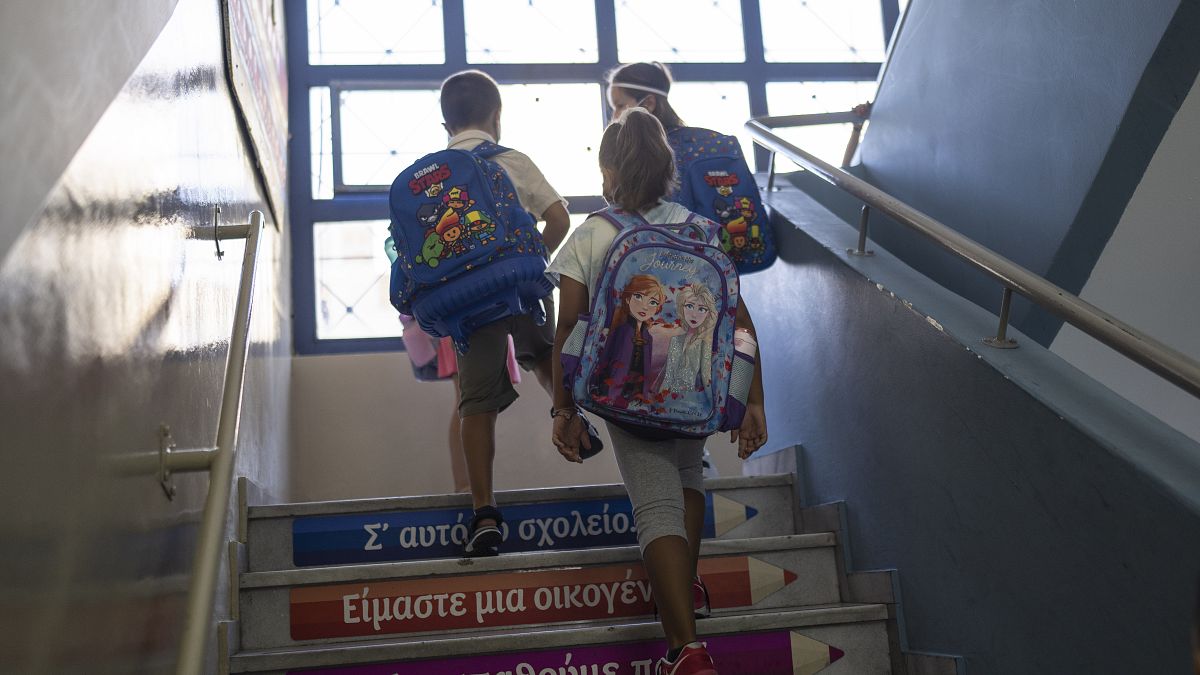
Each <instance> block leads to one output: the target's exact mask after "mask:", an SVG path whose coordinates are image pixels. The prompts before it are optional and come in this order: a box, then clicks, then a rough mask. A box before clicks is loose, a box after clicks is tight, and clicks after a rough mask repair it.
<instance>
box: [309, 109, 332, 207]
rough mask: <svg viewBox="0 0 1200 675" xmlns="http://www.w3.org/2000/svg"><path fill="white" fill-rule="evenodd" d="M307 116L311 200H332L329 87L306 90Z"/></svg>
mask: <svg viewBox="0 0 1200 675" xmlns="http://www.w3.org/2000/svg"><path fill="white" fill-rule="evenodd" d="M308 114H309V126H310V127H311V131H312V133H311V134H310V143H311V144H312V145H311V150H312V198H313V199H332V198H333V116H332V115H331V114H330V110H329V87H312V88H310V89H309V90H308Z"/></svg>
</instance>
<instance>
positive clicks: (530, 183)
mask: <svg viewBox="0 0 1200 675" xmlns="http://www.w3.org/2000/svg"><path fill="white" fill-rule="evenodd" d="M484 141H490V142H492V143H495V142H496V139H494V138H492V136H491V134H489V133H487V132H486V131H479V130H478V129H468V130H466V131H464V132H462V133H460V134H455V135H454V136H453V137H452V138H451V139H450V142H449V143H448V144H447V145H446V147H447V148H449V149H451V150H471V149H473V148H474V147H475V146H477V145H479V144H480V143H482V142H484ZM492 161H494V162H496V163H497V164H499V165H500V166H501V167H502V168H503V169H504V170H505V171H506V172H508V177H509V178H510V179H512V182H513V187H514V188H516V189H517V199H519V200H520V201H521V207H522V208H524V209H525V210H526V211H529V212H530V213H532V214H533V216H534V217H535V218H537V219H538V220H543V218H542V216H543V214H545V213H546V209H548V208H550V207H551V206H553V205H554V204H555V203H560V204H562V205H563V208H566V206H567V200H565V199H563V198H562V195H560V194H558V192H556V191H555V190H554V188H553V187H551V186H550V183H549V181H547V180H546V177H545V176H543V175H542V172H541V170H539V169H538V168H537V165H536V164H534V163H533V160H531V159H529V157H528V156H527V155H526V154H525V153H523V152H518V151H516V150H509V151H507V152H502V153H500V154H498V155H496V156H494V157H492Z"/></svg>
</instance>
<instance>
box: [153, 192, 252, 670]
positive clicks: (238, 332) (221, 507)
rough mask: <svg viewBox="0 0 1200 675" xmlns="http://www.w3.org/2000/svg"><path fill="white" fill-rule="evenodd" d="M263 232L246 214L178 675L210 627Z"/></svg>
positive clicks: (198, 662)
mask: <svg viewBox="0 0 1200 675" xmlns="http://www.w3.org/2000/svg"><path fill="white" fill-rule="evenodd" d="M262 230H263V214H262V212H261V211H253V212H251V213H250V224H249V227H248V232H247V233H246V250H245V252H244V253H243V254H242V274H241V282H240V284H239V286H238V296H237V306H236V308H235V309H234V316H233V332H232V334H231V336H230V338H229V358H228V360H227V361H226V363H225V388H224V392H223V394H222V396H221V416H220V418H219V421H218V422H217V447H216V452H215V453H213V455H212V465H211V466H210V468H209V474H208V496H207V498H206V500H205V502H204V516H203V517H202V519H201V521H200V536H199V541H198V542H197V544H196V552H195V555H194V557H193V559H192V578H191V583H190V584H189V586H188V603H187V617H186V619H185V621H184V628H183V638H182V641H181V643H180V647H179V660H178V661H177V662H176V665H175V672H176V673H177V675H199V673H200V672H201V670H202V669H203V667H204V651H205V648H206V647H207V645H208V638H209V635H210V633H211V628H212V626H213V623H212V608H213V594H214V592H215V589H216V584H217V575H218V573H219V571H220V568H221V559H222V554H223V552H224V549H225V547H224V543H223V541H222V535H223V534H224V530H225V515H226V512H227V511H228V510H229V498H230V494H231V492H232V482H233V468H234V458H235V456H236V450H237V445H236V443H237V435H238V422H239V421H240V418H241V407H242V392H243V390H244V386H245V376H246V355H247V353H248V352H249V349H250V314H251V311H252V310H253V308H254V274H255V271H256V268H257V264H258V243H259V238H260V236H261V235H262Z"/></svg>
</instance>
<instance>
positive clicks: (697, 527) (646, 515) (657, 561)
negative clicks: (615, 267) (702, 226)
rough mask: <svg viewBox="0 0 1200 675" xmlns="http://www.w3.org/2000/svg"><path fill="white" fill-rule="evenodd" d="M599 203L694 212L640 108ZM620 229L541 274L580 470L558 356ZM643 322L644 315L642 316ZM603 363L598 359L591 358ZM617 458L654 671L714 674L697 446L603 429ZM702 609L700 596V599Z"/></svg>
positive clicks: (757, 403)
mask: <svg viewBox="0 0 1200 675" xmlns="http://www.w3.org/2000/svg"><path fill="white" fill-rule="evenodd" d="M599 160H600V171H601V174H602V175H603V177H604V196H605V198H606V199H608V201H609V202H610V203H614V204H616V205H617V206H619V207H621V208H623V209H625V210H626V211H630V212H636V213H640V214H641V215H642V216H643V217H644V218H645V219H646V220H647V221H648V222H650V223H681V222H684V221H685V220H686V219H687V218H688V216H689V215H690V212H689V211H688V210H687V209H686V208H684V207H682V206H680V205H678V204H673V203H670V202H664V201H663V200H662V198H663V197H664V196H665V195H666V194H668V193H669V192H670V190H671V188H672V185H673V183H674V176H675V163H674V158H673V156H672V152H671V148H670V146H669V145H668V144H667V139H666V136H665V134H664V131H663V127H662V125H661V124H660V123H659V122H658V120H656V119H655V118H654V116H653V115H651V114H650V113H649V112H647V111H646V110H645V109H643V108H633V109H630V110H628V111H626V112H625V113H623V114H622V115H620V116H619V117H618V118H617V120H616V121H615V122H613V124H611V125H610V126H609V127H608V128H607V129H606V130H605V132H604V136H603V138H602V140H601V143H600V151H599ZM616 235H617V230H616V228H615V227H614V226H613V225H612V224H611V223H610V222H609V221H608V220H606V219H604V218H603V217H600V216H594V217H592V218H589V219H588V220H586V221H584V222H583V224H582V225H580V226H579V228H578V229H577V230H576V231H575V232H574V233H573V234H572V235H571V237H570V239H569V240H568V241H567V243H566V245H564V246H563V249H562V251H561V252H559V254H558V256H557V257H555V259H554V262H553V263H551V265H550V268H549V270H548V271H547V273H548V274H550V275H551V276H552V277H553V278H557V280H558V282H559V303H560V308H559V318H558V330H557V332H556V334H555V343H554V382H555V388H554V408H553V410H552V411H551V414H552V416H553V418H554V431H553V441H554V445H555V446H556V447H557V448H558V450H559V452H560V453H561V454H562V455H563V457H564V458H566V459H567V460H569V461H574V462H578V461H580V460H579V451H580V448H581V447H583V444H584V443H585V433H586V432H585V427H584V424H583V420H582V415H580V414H579V411H578V409H577V408H576V407H575V403H574V401H573V400H572V395H571V392H570V391H568V390H567V389H566V388H565V387H564V386H563V384H562V383H563V378H562V365H561V361H560V357H561V353H562V347H563V344H564V342H565V341H566V339H567V337H568V336H569V335H570V334H571V331H572V330H573V329H574V327H575V324H576V322H577V321H578V317H579V315H580V314H584V313H587V312H588V308H589V306H590V303H591V300H592V297H591V294H592V291H593V290H594V289H595V288H596V287H597V285H598V283H599V276H600V273H601V271H602V270H603V268H604V264H605V258H606V256H607V254H608V249H609V246H610V245H611V243H612V241H613V240H614V239H615V238H616ZM648 313H649V312H648ZM735 323H736V325H737V326H738V327H739V328H744V329H746V330H749V331H750V332H751V334H753V332H754V324H753V321H751V319H750V314H749V312H748V311H747V310H746V307H745V304H744V303H742V302H739V304H738V308H737V319H736V322H735ZM592 356H594V357H596V358H600V357H601V355H599V354H597V355H592ZM758 364H761V359H760V360H759V361H758V362H757V363H756V366H755V371H754V378H753V384H752V385H751V390H750V395H749V398H748V400H747V404H746V408H747V409H746V415H745V418H744V420H743V422H742V426H741V428H740V429H739V430H737V431H734V432H732V436H733V440H734V441H735V442H738V443H739V446H738V455H739V456H740V457H742V458H743V459H745V458H746V457H749V456H750V454H751V453H753V452H754V451H755V450H757V449H758V448H759V447H761V446H762V445H763V444H764V443H766V440H767V426H766V417H765V414H764V412H763V390H762V375H761V367H760V366H759V365H758ZM608 429H609V433H610V434H611V437H612V443H613V452H614V453H615V455H616V459H617V465H618V467H619V468H620V470H621V477H622V479H623V480H624V483H625V489H626V491H627V492H628V493H629V498H630V501H632V502H633V513H634V521H635V523H636V525H637V533H638V544H639V546H640V547H641V549H642V558H643V561H644V562H645V566H646V571H647V573H648V575H649V577H650V584H651V588H652V590H653V593H654V600H655V603H656V604H657V606H658V609H659V613H660V617H661V623H662V627H663V632H664V633H665V634H666V638H667V642H668V646H669V651H668V652H667V655H666V656H665V657H664V658H663V659H661V660H660V661H659V662H658V664H657V673H659V674H660V675H715V674H716V672H717V671H716V668H715V665H714V664H713V662H712V658H711V657H710V656H709V655H708V653H707V651H706V650H705V648H704V646H703V645H702V644H701V643H700V642H698V641H696V615H695V611H696V609H697V604H698V603H697V597H696V592H697V591H698V590H699V588H700V587H699V581H698V580H697V579H696V565H697V560H698V559H699V555H700V538H701V535H702V529H703V525H704V510H705V503H704V481H703V478H702V475H701V455H702V453H703V448H704V439H703V438H684V437H677V438H669V439H666V440H648V439H647V438H644V437H642V436H640V435H638V434H637V433H636V430H632V429H629V428H627V427H625V426H624V425H622V426H617V425H615V424H613V423H608ZM699 600H700V603H699V604H701V605H702V604H703V597H701V598H699Z"/></svg>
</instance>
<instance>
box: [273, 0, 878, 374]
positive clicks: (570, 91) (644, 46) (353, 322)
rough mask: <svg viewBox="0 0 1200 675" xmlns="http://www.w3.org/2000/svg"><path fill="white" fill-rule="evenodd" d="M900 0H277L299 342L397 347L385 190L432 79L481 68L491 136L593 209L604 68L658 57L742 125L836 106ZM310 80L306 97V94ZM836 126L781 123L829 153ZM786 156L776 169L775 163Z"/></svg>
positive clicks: (688, 114)
mask: <svg viewBox="0 0 1200 675" xmlns="http://www.w3.org/2000/svg"><path fill="white" fill-rule="evenodd" d="M900 6H901V4H899V2H898V0H799V1H796V0H786V1H785V0H387V1H386V2H385V1H382V0H307V1H306V2H289V3H286V5H285V7H286V11H287V12H288V16H287V25H288V49H289V58H288V67H289V74H290V77H291V82H292V85H293V89H294V90H295V91H296V92H297V93H299V95H298V96H293V97H292V104H291V110H290V114H291V119H290V122H291V125H292V129H293V131H294V132H295V131H296V130H303V129H308V133H294V134H293V139H292V143H293V148H292V149H293V152H292V154H291V163H290V169H291V171H292V172H293V174H292V177H291V178H292V180H291V183H292V195H291V209H290V213H291V218H290V220H291V227H292V235H293V257H294V260H293V302H294V303H295V307H296V310H295V315H296V321H295V330H296V335H295V345H296V349H297V351H298V352H300V353H323V352H348V351H364V350H393V349H399V348H401V347H400V340H399V338H398V335H399V323H398V321H396V316H395V310H394V309H392V307H391V306H390V304H389V303H388V298H387V288H388V283H389V280H390V268H389V266H388V261H387V257H386V256H385V255H384V252H383V239H384V238H385V237H386V236H387V227H386V226H387V222H388V205H387V189H388V186H389V185H390V184H391V182H392V180H393V178H394V177H395V175H396V174H397V173H399V171H400V170H401V169H403V168H404V167H405V166H408V165H409V164H411V163H412V162H413V161H415V160H416V159H417V158H419V157H420V156H421V155H423V154H425V153H428V152H432V151H434V150H436V149H438V148H440V147H443V144H444V142H445V139H446V133H445V130H444V129H443V128H442V124H441V123H442V119H441V110H440V106H439V105H438V96H437V91H438V87H439V85H440V83H441V81H442V80H443V79H445V78H446V77H447V76H448V75H450V74H452V73H454V72H457V71H459V70H463V69H466V68H480V69H482V70H485V71H487V72H488V73H490V74H491V75H492V76H493V77H495V78H496V80H497V81H498V82H499V83H500V85H501V96H502V97H503V100H504V115H503V118H502V126H501V131H502V138H501V139H500V141H501V143H502V144H504V145H509V146H511V147H515V148H518V149H520V150H521V151H522V152H524V153H526V154H527V155H529V156H530V157H531V158H532V159H533V161H534V162H535V163H536V164H537V165H538V167H539V168H540V169H541V170H542V171H543V173H545V174H546V176H547V178H548V179H549V180H550V182H551V184H552V185H554V187H555V188H556V189H557V190H558V191H559V192H560V193H562V194H563V195H565V196H567V197H568V199H569V200H570V202H571V205H570V211H571V221H572V226H573V227H574V226H575V225H578V223H579V222H581V221H582V220H583V218H584V217H585V216H586V214H587V213H589V212H590V211H593V210H595V209H597V208H599V207H600V206H601V205H602V204H603V201H602V200H601V198H600V197H599V192H600V174H599V169H598V168H597V166H596V153H597V149H598V148H597V145H598V144H599V140H600V135H601V133H602V131H603V126H604V123H605V121H606V120H607V114H608V111H607V110H606V108H605V102H604V91H603V88H602V85H601V83H602V82H603V78H604V74H605V73H606V71H608V70H609V69H610V68H611V67H612V66H614V65H616V61H617V60H618V59H619V60H620V62H633V61H661V62H664V63H668V64H670V65H671V68H672V71H673V74H674V76H675V80H676V84H675V86H674V87H673V88H672V91H671V102H672V104H673V105H674V107H675V109H676V110H677V111H678V112H679V113H680V115H681V116H682V117H683V119H684V120H685V121H686V122H687V123H688V124H692V125H695V126H704V127H708V128H712V129H718V130H721V131H724V132H725V133H732V134H736V135H738V136H739V139H740V140H741V143H742V146H743V149H745V150H746V151H747V153H748V154H749V155H751V159H752V160H755V162H752V163H756V164H757V167H758V168H759V169H760V170H765V168H766V164H765V160H766V157H767V155H766V153H765V151H763V150H761V149H756V150H752V147H753V146H752V145H751V143H750V140H749V136H748V135H747V134H746V133H745V132H744V131H743V125H744V123H745V121H746V119H748V118H749V117H751V116H755V115H763V114H767V113H768V112H770V113H771V114H791V113H803V112H822V111H835V110H847V109H849V108H850V107H851V106H853V105H854V104H857V103H861V102H864V101H867V100H869V99H870V98H871V97H872V96H873V95H874V93H873V90H874V82H873V80H874V78H875V76H876V74H877V73H878V69H879V65H880V62H881V61H882V59H883V54H884V48H885V43H886V36H888V35H890V33H891V30H892V28H893V27H894V25H895V22H896V20H897V17H898V15H899V8H900ZM305 90H307V94H308V95H307V96H305V95H304V94H303V92H304V91H305ZM848 133H849V131H848V129H838V128H833V129H829V128H814V129H803V130H788V131H785V132H783V135H784V136H786V137H788V138H790V139H796V140H799V141H800V142H801V143H802V144H803V145H804V146H805V147H809V148H812V149H814V150H815V152H817V154H818V155H820V156H822V157H824V158H826V159H828V160H830V161H832V162H835V163H836V162H839V161H840V160H841V153H842V150H843V149H844V147H845V143H846V139H847V137H848ZM780 168H781V170H786V169H787V167H783V166H781V167H780Z"/></svg>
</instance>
